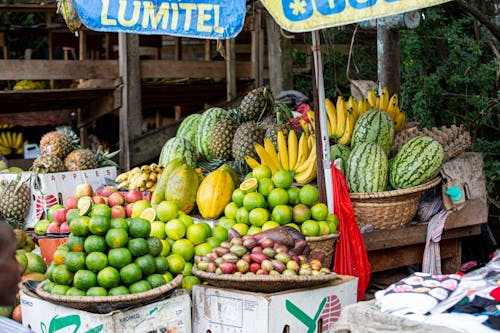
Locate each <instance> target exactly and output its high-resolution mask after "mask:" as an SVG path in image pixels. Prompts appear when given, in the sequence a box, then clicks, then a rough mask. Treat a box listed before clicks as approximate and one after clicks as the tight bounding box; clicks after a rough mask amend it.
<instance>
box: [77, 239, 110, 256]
mask: <svg viewBox="0 0 500 333" xmlns="http://www.w3.org/2000/svg"><path fill="white" fill-rule="evenodd" d="M107 247H108V245H107V244H106V240H105V239H104V237H103V236H100V235H90V236H88V237H87V238H86V239H85V242H84V243H83V248H84V249H85V252H87V253H90V252H105V251H106V250H107Z"/></svg>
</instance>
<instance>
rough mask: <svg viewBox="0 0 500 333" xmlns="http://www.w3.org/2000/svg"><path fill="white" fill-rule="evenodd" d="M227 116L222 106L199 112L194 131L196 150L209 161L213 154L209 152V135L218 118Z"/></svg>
mask: <svg viewBox="0 0 500 333" xmlns="http://www.w3.org/2000/svg"><path fill="white" fill-rule="evenodd" d="M226 116H227V111H226V110H224V109H222V108H217V107H214V108H210V109H207V110H206V111H205V112H203V113H202V114H201V117H200V120H199V121H198V129H197V131H196V150H197V151H198V153H199V154H200V156H202V157H203V158H204V159H206V160H207V161H210V160H211V159H212V158H213V156H212V154H211V153H210V137H211V136H212V128H213V127H214V125H215V124H216V123H217V121H218V120H219V119H222V118H224V117H226Z"/></svg>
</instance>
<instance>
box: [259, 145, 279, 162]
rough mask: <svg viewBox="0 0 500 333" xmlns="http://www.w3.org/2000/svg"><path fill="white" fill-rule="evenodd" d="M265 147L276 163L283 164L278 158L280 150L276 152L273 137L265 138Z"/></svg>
mask: <svg viewBox="0 0 500 333" xmlns="http://www.w3.org/2000/svg"><path fill="white" fill-rule="evenodd" d="M278 148H279V147H278ZM264 149H265V150H266V152H267V154H268V155H269V157H270V158H271V159H272V160H273V161H274V162H273V163H274V165H281V163H280V161H279V158H278V152H276V149H275V148H274V144H273V142H272V141H271V139H269V138H264ZM261 162H262V161H261Z"/></svg>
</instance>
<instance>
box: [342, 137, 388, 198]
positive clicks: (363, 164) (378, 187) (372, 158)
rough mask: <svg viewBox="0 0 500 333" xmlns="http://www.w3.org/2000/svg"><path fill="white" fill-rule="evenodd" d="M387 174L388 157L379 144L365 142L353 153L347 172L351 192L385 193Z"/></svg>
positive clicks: (348, 162) (350, 156)
mask: <svg viewBox="0 0 500 333" xmlns="http://www.w3.org/2000/svg"><path fill="white" fill-rule="evenodd" d="M387 174H388V168H387V156H386V154H385V152H384V151H383V150H382V147H380V145H378V144H377V143H373V142H363V143H360V144H358V145H357V146H356V147H355V148H354V149H353V150H352V151H351V154H350V155H349V159H348V161H347V171H346V178H347V184H348V186H349V191H350V192H354V193H364V192H381V191H384V190H385V188H386V185H387Z"/></svg>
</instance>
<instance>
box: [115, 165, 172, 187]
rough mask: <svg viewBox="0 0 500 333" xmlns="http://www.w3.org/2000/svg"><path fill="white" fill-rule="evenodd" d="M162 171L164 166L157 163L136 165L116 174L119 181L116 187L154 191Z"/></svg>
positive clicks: (116, 180)
mask: <svg viewBox="0 0 500 333" xmlns="http://www.w3.org/2000/svg"><path fill="white" fill-rule="evenodd" d="M162 172H163V167H162V166H160V165H158V164H156V163H151V164H149V165H142V166H140V167H135V168H132V169H130V170H129V171H127V172H122V173H120V174H119V175H118V176H116V179H115V182H116V183H118V185H117V186H116V187H117V188H118V189H122V188H123V189H130V190H139V191H152V190H154V189H155V186H156V184H157V182H158V179H159V178H160V177H161V174H162Z"/></svg>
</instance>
